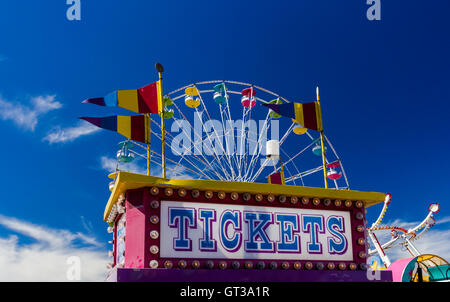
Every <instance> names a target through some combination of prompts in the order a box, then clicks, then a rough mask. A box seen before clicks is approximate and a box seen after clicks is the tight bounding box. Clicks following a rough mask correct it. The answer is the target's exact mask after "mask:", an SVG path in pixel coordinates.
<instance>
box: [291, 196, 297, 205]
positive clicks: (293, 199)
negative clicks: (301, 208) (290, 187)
mask: <svg viewBox="0 0 450 302" xmlns="http://www.w3.org/2000/svg"><path fill="white" fill-rule="evenodd" d="M297 202H298V197H297V196H291V203H292V204H296V203H297Z"/></svg>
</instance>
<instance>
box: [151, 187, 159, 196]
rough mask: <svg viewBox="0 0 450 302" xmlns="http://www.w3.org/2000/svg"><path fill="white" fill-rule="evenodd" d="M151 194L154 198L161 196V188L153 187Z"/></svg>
mask: <svg viewBox="0 0 450 302" xmlns="http://www.w3.org/2000/svg"><path fill="white" fill-rule="evenodd" d="M150 194H152V195H153V196H155V195H158V194H159V188H158V187H152V188H151V189H150Z"/></svg>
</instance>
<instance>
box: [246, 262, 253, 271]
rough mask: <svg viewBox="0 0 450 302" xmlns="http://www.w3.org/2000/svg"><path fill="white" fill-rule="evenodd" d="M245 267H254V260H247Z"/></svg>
mask: <svg viewBox="0 0 450 302" xmlns="http://www.w3.org/2000/svg"><path fill="white" fill-rule="evenodd" d="M244 267H245V268H246V269H251V268H253V262H251V261H246V262H245V264H244Z"/></svg>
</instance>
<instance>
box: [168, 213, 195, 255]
mask: <svg viewBox="0 0 450 302" xmlns="http://www.w3.org/2000/svg"><path fill="white" fill-rule="evenodd" d="M169 227H171V228H178V237H177V238H174V240H173V248H174V250H177V251H190V250H192V240H191V239H189V237H188V227H190V228H196V227H197V226H196V218H195V210H194V209H186V208H170V209H169Z"/></svg>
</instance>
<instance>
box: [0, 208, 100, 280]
mask: <svg viewBox="0 0 450 302" xmlns="http://www.w3.org/2000/svg"><path fill="white" fill-rule="evenodd" d="M0 225H2V226H3V227H5V228H7V229H9V230H11V231H13V232H16V233H19V234H22V235H24V236H26V237H29V238H32V239H34V242H33V243H29V244H20V239H19V237H18V236H17V235H10V236H9V237H6V238H5V237H0V267H1V268H2V269H1V270H0V282H4V281H17V282H23V281H30V282H34V281H43V282H47V281H53V282H60V281H71V280H69V279H68V277H67V274H68V271H69V270H70V269H71V268H72V267H73V266H72V265H73V263H72V264H71V263H68V260H69V259H70V257H74V256H75V257H78V258H79V259H80V280H79V281H103V280H104V279H105V276H106V271H107V270H106V263H107V261H108V257H107V255H106V251H105V250H103V249H102V248H101V247H102V246H103V244H102V243H100V242H98V241H97V239H96V238H94V237H92V236H88V235H85V234H82V233H79V232H78V233H72V232H70V231H68V230H59V229H52V228H48V227H45V226H40V225H36V224H32V223H29V222H25V221H22V220H19V219H16V218H11V217H5V216H1V215H0Z"/></svg>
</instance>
